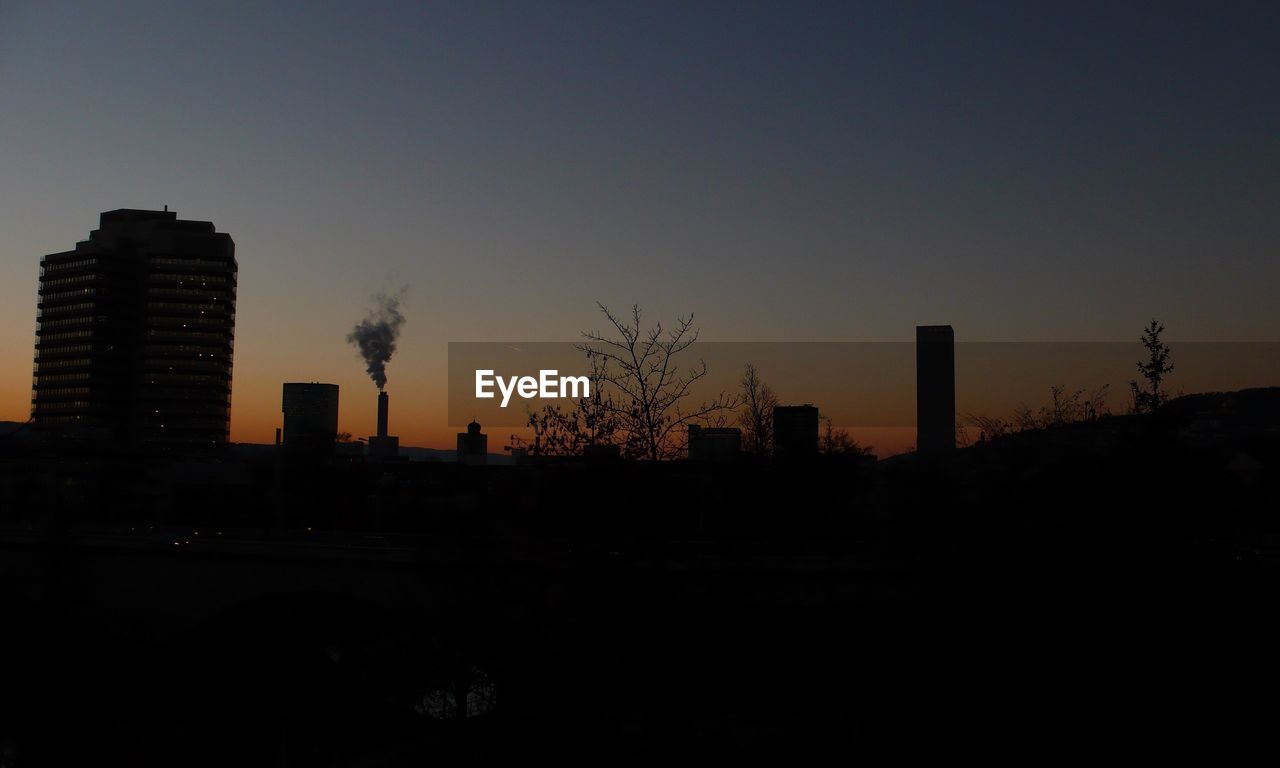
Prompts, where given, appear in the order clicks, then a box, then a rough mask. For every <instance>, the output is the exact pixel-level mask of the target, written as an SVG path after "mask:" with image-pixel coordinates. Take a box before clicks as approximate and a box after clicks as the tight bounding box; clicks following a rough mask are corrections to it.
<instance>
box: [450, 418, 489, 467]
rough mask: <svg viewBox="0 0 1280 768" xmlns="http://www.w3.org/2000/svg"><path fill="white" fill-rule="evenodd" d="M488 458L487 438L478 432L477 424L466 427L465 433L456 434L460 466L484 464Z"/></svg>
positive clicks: (473, 423) (478, 425)
mask: <svg viewBox="0 0 1280 768" xmlns="http://www.w3.org/2000/svg"><path fill="white" fill-rule="evenodd" d="M488 457H489V436H488V435H486V434H484V433H483V432H481V431H480V423H479V422H475V421H473V422H471V423H470V424H468V425H467V431H466V432H459V433H458V453H457V458H458V461H459V462H460V463H462V464H474V465H479V464H485V463H486V462H487V461H488Z"/></svg>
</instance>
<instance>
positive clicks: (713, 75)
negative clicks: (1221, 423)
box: [0, 0, 1280, 447]
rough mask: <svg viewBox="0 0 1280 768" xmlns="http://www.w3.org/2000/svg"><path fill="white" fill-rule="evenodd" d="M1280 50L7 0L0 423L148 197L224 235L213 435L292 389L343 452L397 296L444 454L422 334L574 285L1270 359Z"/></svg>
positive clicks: (1075, 8)
mask: <svg viewBox="0 0 1280 768" xmlns="http://www.w3.org/2000/svg"><path fill="white" fill-rule="evenodd" d="M1118 6H1123V7H1118ZM1278 34H1280V5H1277V4H1275V3H1239V4H1236V3H1220V2H1215V3H1202V4H1180V3H1170V2H1162V3H1124V4H1117V3H1088V2H1069V3H1059V4H1049V3H1035V4H1030V3H1008V4H1001V3H972V4H969V3H966V4H960V3H909V2H890V3H852V2H847V3H794V2H779V3H747V2H733V3H729V2H725V3H705V4H704V3H692V2H681V3H670V4H666V3H659V2H644V3H626V4H624V3H611V2H586V3H552V2H547V3H523V2H513V3H483V2H464V3H426V2H402V3H386V2H360V3H328V2H308V3H296V4H283V3H271V4H266V3H258V2H245V3H222V2H208V1H206V2H199V3H188V2H182V1H180V0H166V2H127V1H126V2H114V3H110V4H107V3H94V2H80V3H74V2H60V1H59V0H41V1H40V2H26V1H25V0H4V1H3V2H0V419H7V420H25V419H26V418H27V416H28V413H29V408H30V387H31V376H30V374H31V363H32V353H33V349H32V343H33V340H34V329H35V303H36V287H37V279H38V273H39V259H40V257H41V256H42V255H43V254H46V253H51V252H56V251H62V250H68V249H70V248H72V247H73V246H74V244H75V243H76V242H77V241H78V240H83V239H85V238H87V236H88V233H89V231H90V230H91V229H93V228H95V227H96V226H97V220H98V214H99V213H100V212H102V211H105V210H111V209H115V208H155V209H158V208H160V207H162V206H163V205H166V204H167V205H169V206H170V209H171V210H176V211H177V212H178V214H179V216H180V217H181V218H188V219H197V220H208V221H212V222H214V224H215V225H216V226H217V228H218V229H219V231H225V232H229V233H230V234H231V235H232V237H233V238H234V239H235V241H236V244H237V258H238V260H239V265H240V285H239V296H238V315H237V329H236V352H235V354H236V357H235V371H234V387H233V406H232V439H233V440H237V441H250V442H268V441H270V440H271V439H272V434H273V431H274V428H275V426H277V425H278V423H279V418H280V415H279V406H280V384H281V383H282V382H284V381H312V380H314V381H328V382H333V383H337V384H339V385H340V386H341V387H342V413H341V428H342V429H344V430H347V431H351V432H353V433H355V434H358V435H363V434H369V433H370V432H371V427H372V422H373V412H374V408H375V402H374V397H375V392H376V389H375V387H374V386H373V384H372V383H370V382H369V381H368V380H367V378H365V376H364V372H363V366H362V365H361V363H360V362H359V360H358V358H357V356H356V354H355V352H354V350H353V349H352V348H351V347H350V346H349V345H348V344H347V343H346V338H345V337H346V334H347V332H348V331H349V330H350V328H351V326H352V325H353V324H354V323H355V322H356V321H358V320H359V319H360V318H361V317H362V316H363V314H364V311H365V308H366V306H367V305H368V301H369V297H370V296H371V295H372V294H373V293H375V292H377V291H394V290H397V289H399V288H400V287H401V286H407V291H406V301H405V314H406V317H407V322H406V325H405V327H404V332H403V336H402V340H401V344H400V349H399V350H398V352H397V354H396V356H395V358H394V359H393V360H392V362H391V364H390V366H389V368H388V373H389V378H390V381H389V383H388V391H389V392H391V393H393V394H392V397H393V401H392V402H393V406H392V422H393V427H394V428H393V431H394V432H399V434H400V435H401V440H402V443H404V444H416V445H432V446H437V447H447V446H450V445H451V444H452V433H453V432H454V431H456V427H457V426H460V425H449V424H447V423H446V422H447V417H446V407H445V402H444V388H445V380H446V377H445V371H444V366H445V363H446V359H447V358H446V350H447V343H448V342H449V341H536V340H572V339H574V338H576V337H577V336H578V334H579V332H580V331H582V330H585V329H599V328H600V327H601V322H600V318H599V316H598V314H597V311H596V309H595V304H596V302H603V303H605V304H607V305H610V306H611V307H614V308H623V309H625V308H626V307H628V306H630V305H631V304H633V303H639V304H640V305H642V306H643V307H644V308H645V310H646V314H647V316H648V317H651V318H653V319H661V320H664V321H667V322H669V321H671V320H673V319H674V318H675V317H676V316H677V315H680V314H685V313H689V312H693V313H694V314H695V319H696V321H697V322H696V324H697V325H698V326H699V327H700V328H701V330H702V334H703V338H705V339H717V340H737V341H780V340H909V339H910V338H912V335H913V333H914V326H916V325H918V324H932V323H949V324H951V325H953V326H954V327H955V328H956V335H957V338H958V339H960V340H971V341H972V340H982V341H995V340H1019V341H1040V340H1070V341H1086V340H1132V339H1135V338H1136V336H1137V334H1138V333H1139V332H1140V330H1141V329H1142V327H1143V326H1144V325H1145V323H1146V322H1147V320H1148V319H1150V318H1151V317H1153V316H1156V317H1159V318H1161V319H1162V320H1163V321H1164V322H1165V324H1166V326H1167V328H1168V329H1169V330H1168V336H1169V338H1170V339H1173V340H1213V341H1219V340H1236V341H1276V340H1280V334H1277V332H1276V329H1277V328H1278V327H1280V322H1278V321H1280V308H1277V307H1278V303H1277V302H1276V301H1275V298H1274V297H1275V296H1276V295H1277V293H1280V292H1278V291H1277V288H1280V258H1277V256H1278V255H1280V254H1278V253H1277V250H1278V247H1277V245H1278V243H1280V210H1278V208H1280V140H1278V139H1277V137H1280V46H1277V45H1276V44H1275V41H1276V39H1278ZM780 394H781V395H782V396H783V398H784V399H786V398H788V397H791V398H796V399H802V398H803V393H787V392H783V393H780ZM494 440H495V439H494V438H491V442H493V441H494ZM498 442H501V440H500V439H499V440H498Z"/></svg>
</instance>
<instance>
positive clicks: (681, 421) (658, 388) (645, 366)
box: [578, 304, 737, 461]
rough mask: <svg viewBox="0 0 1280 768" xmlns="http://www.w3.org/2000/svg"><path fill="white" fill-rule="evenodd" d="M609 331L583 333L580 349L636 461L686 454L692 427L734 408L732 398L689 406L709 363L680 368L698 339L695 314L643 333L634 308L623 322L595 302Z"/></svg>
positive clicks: (627, 452) (625, 447)
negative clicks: (688, 429)
mask: <svg viewBox="0 0 1280 768" xmlns="http://www.w3.org/2000/svg"><path fill="white" fill-rule="evenodd" d="M597 306H598V307H599V308H600V312H601V313H602V314H603V315H604V316H605V319H606V320H608V321H609V325H611V326H612V329H611V330H610V331H608V332H606V333H601V332H596V331H587V332H585V333H583V334H582V335H583V337H584V338H585V339H586V340H587V342H586V343H584V344H581V345H579V346H578V348H579V349H580V350H582V351H583V352H585V353H586V355H587V358H588V359H590V360H591V361H592V365H593V366H596V367H597V369H598V370H599V371H600V382H601V387H599V389H601V390H604V389H605V388H606V387H607V388H608V389H609V391H608V392H607V393H605V394H604V400H603V404H604V408H605V409H606V410H607V412H608V413H609V414H611V415H612V416H613V417H615V418H616V419H617V424H618V433H619V435H620V437H621V444H622V449H623V452H624V454H625V455H626V456H628V457H631V458H637V459H647V460H651V461H657V460H661V459H670V458H675V457H676V456H678V455H679V454H680V452H681V451H682V450H684V446H685V440H686V431H685V428H686V426H687V425H688V424H691V423H705V422H707V421H710V420H714V419H716V418H717V417H718V416H720V415H723V414H724V413H725V412H727V411H731V410H733V409H734V407H736V405H737V400H736V398H731V397H729V396H727V395H725V394H724V393H720V394H719V395H718V396H717V397H716V398H715V399H714V400H710V401H704V402H700V403H697V404H693V403H691V402H689V398H690V395H691V394H692V388H693V386H694V385H695V384H696V383H697V382H699V381H701V380H702V379H704V378H706V376H707V364H706V362H705V361H702V360H699V361H697V362H696V363H692V364H689V365H688V367H682V366H684V360H685V358H686V357H687V355H685V354H684V353H685V352H687V351H688V350H689V348H690V347H692V346H693V344H694V342H696V341H697V340H698V329H696V328H694V327H693V315H689V316H688V317H682V318H678V319H677V321H676V323H675V326H674V327H673V328H672V329H671V330H666V329H664V328H663V327H662V324H661V323H656V324H654V325H653V326H652V327H650V328H649V329H647V330H646V329H645V328H644V325H643V322H642V315H641V311H640V307H639V306H638V305H635V306H632V308H631V318H630V320H624V319H622V318H620V317H618V316H617V315H614V314H613V313H612V312H610V311H609V308H608V307H606V306H605V305H603V304H597Z"/></svg>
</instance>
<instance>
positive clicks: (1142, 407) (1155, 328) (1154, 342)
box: [1129, 318, 1173, 413]
mask: <svg viewBox="0 0 1280 768" xmlns="http://www.w3.org/2000/svg"><path fill="white" fill-rule="evenodd" d="M1162 333H1164V326H1163V325H1162V324H1161V323H1160V321H1158V320H1156V319H1155V318H1152V320H1151V324H1150V325H1148V326H1147V327H1146V328H1145V329H1143V331H1142V346H1144V347H1146V350H1147V359H1146V360H1145V361H1139V363H1138V373H1139V374H1140V375H1141V376H1142V379H1143V383H1142V384H1139V383H1138V382H1137V381H1136V380H1131V381H1130V382H1129V392H1130V394H1132V395H1133V412H1134V413H1151V412H1152V411H1154V410H1156V409H1157V408H1159V407H1160V406H1162V405H1164V404H1165V403H1166V402H1168V400H1169V394H1168V393H1167V392H1165V391H1164V389H1163V384H1164V379H1165V377H1166V376H1168V375H1169V374H1170V373H1173V363H1171V362H1169V354H1170V353H1169V347H1168V346H1167V345H1166V344H1165V343H1164V342H1163V341H1161V340H1160V334H1162Z"/></svg>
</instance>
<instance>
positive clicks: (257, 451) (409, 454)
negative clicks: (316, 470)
mask: <svg viewBox="0 0 1280 768" xmlns="http://www.w3.org/2000/svg"><path fill="white" fill-rule="evenodd" d="M0 434H3V433H2V432H0ZM274 450H275V446H274V445H270V444H264V443H236V444H235V445H234V446H232V452H233V453H235V454H238V455H240V456H242V457H244V458H262V457H266V456H269V455H270V454H271V452H272V451H274ZM400 455H401V456H402V457H403V458H406V459H408V460H409V461H441V462H453V461H456V460H457V451H449V450H442V449H439V448H416V447H414V446H406V445H402V446H400ZM514 463H515V462H514V460H513V459H512V458H511V457H510V456H509V455H507V454H505V453H491V454H489V464H490V465H506V464H514Z"/></svg>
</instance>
